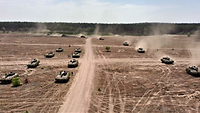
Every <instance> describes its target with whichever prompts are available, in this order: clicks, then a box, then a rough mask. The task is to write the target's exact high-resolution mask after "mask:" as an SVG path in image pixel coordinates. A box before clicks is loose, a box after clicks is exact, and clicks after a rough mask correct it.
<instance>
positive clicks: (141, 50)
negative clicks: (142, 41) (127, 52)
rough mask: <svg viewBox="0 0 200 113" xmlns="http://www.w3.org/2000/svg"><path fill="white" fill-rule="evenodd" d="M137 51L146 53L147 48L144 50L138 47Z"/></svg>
mask: <svg viewBox="0 0 200 113" xmlns="http://www.w3.org/2000/svg"><path fill="white" fill-rule="evenodd" d="M137 51H138V52H139V53H145V50H144V49H143V48H142V47H140V48H138V49H137Z"/></svg>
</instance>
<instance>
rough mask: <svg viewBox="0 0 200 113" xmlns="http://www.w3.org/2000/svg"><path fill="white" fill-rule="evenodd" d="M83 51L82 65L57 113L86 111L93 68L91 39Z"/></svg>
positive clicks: (81, 112) (87, 41) (80, 112)
mask: <svg viewBox="0 0 200 113" xmlns="http://www.w3.org/2000/svg"><path fill="white" fill-rule="evenodd" d="M85 50H86V51H85V55H84V57H83V60H82V65H81V66H80V68H79V72H78V73H77V75H76V78H75V81H74V83H73V84H72V86H71V88H70V90H69V92H68V94H67V95H66V99H65V100H66V101H65V102H64V104H63V105H62V107H61V108H60V110H59V113H69V112H76V113H83V112H87V111H88V108H89V105H90V103H89V102H90V97H91V91H92V85H93V82H92V81H93V77H94V68H95V65H94V62H93V59H94V57H93V51H92V44H91V38H88V39H87V40H86V45H85Z"/></svg>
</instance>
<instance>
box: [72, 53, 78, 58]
mask: <svg viewBox="0 0 200 113" xmlns="http://www.w3.org/2000/svg"><path fill="white" fill-rule="evenodd" d="M79 57H80V54H79V53H78V52H74V53H73V54H72V58H79Z"/></svg>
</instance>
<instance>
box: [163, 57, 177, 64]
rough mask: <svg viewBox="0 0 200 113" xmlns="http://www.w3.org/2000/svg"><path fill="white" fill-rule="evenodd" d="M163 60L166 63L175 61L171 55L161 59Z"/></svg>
mask: <svg viewBox="0 0 200 113" xmlns="http://www.w3.org/2000/svg"><path fill="white" fill-rule="evenodd" d="M161 61H162V63H165V64H173V63H174V61H173V60H171V59H170V58H169V57H163V58H162V59H161Z"/></svg>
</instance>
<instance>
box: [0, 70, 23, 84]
mask: <svg viewBox="0 0 200 113" xmlns="http://www.w3.org/2000/svg"><path fill="white" fill-rule="evenodd" d="M18 76H19V75H18V74H17V73H14V72H12V71H11V72H9V73H6V74H5V75H4V76H3V77H2V78H1V79H0V81H1V83H11V82H12V79H13V78H14V77H18Z"/></svg>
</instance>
